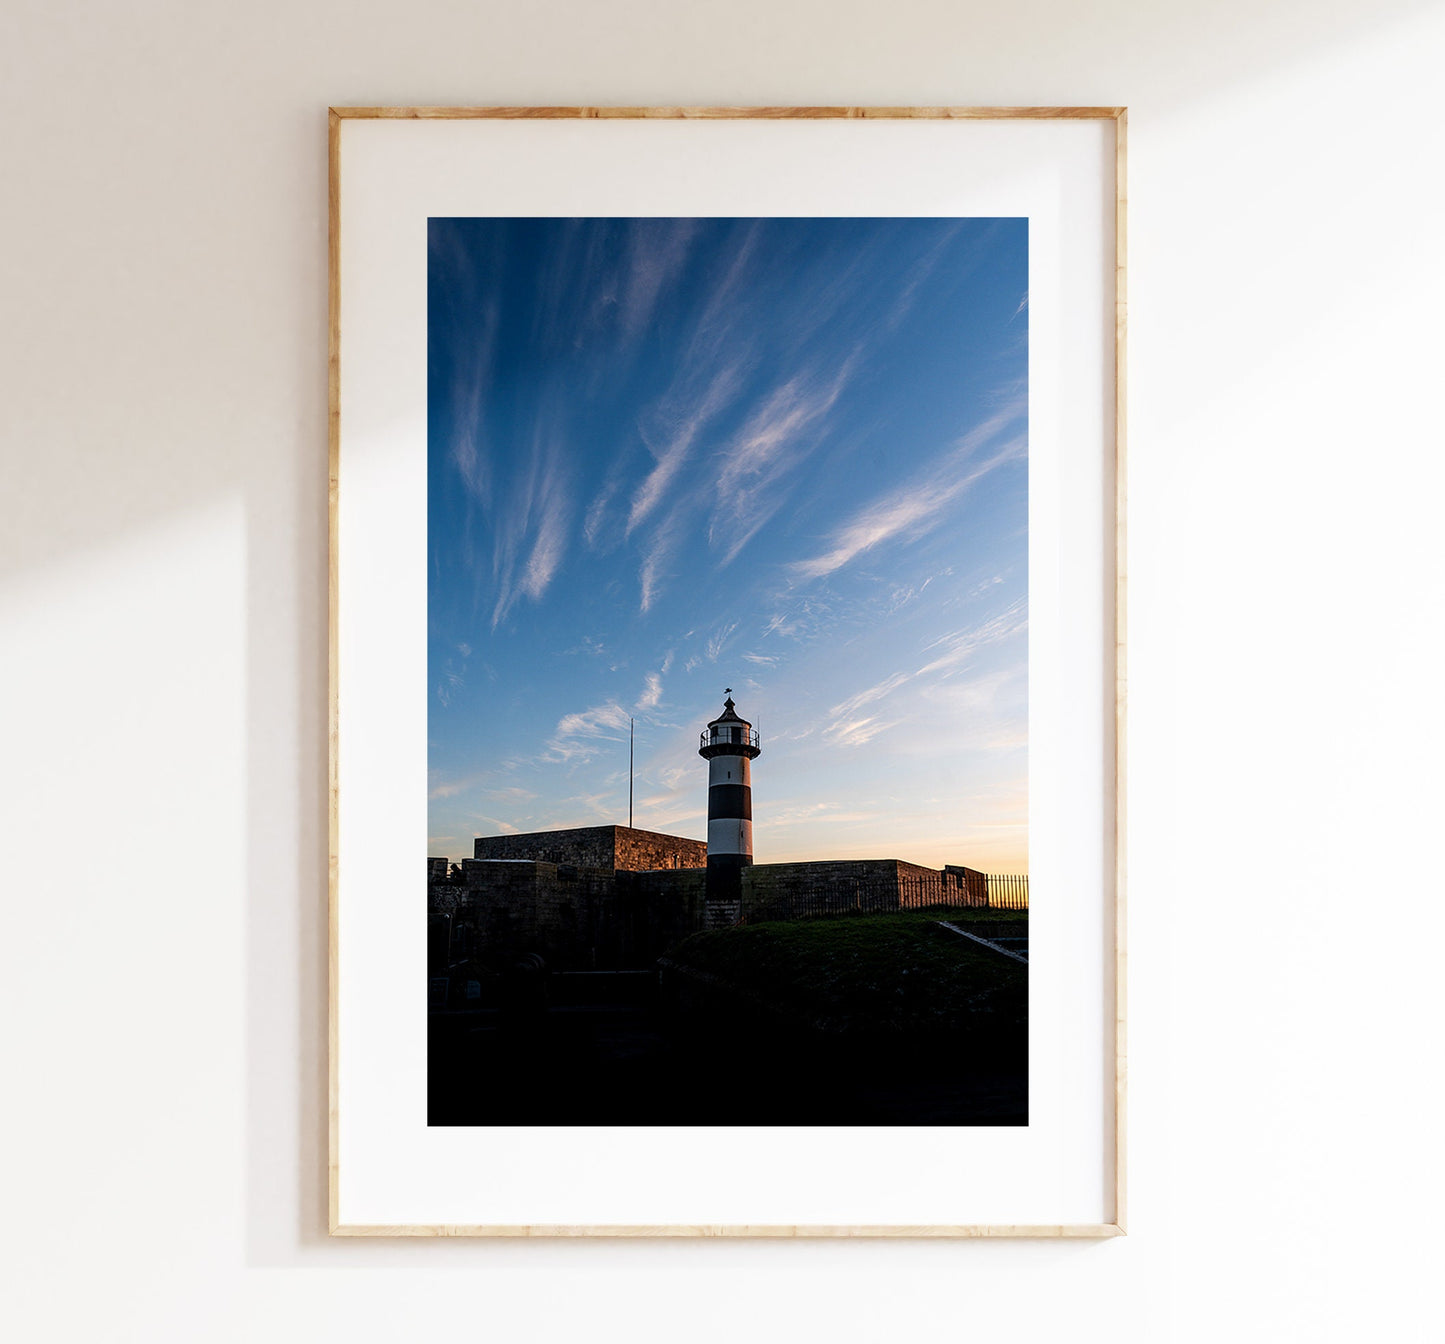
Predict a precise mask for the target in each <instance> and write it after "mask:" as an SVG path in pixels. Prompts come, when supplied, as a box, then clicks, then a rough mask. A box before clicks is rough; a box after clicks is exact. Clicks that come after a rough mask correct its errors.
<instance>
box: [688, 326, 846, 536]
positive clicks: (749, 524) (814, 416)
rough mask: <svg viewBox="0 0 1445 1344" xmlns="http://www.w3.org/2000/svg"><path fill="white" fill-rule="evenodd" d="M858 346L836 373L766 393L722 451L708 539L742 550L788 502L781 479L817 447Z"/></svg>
mask: <svg viewBox="0 0 1445 1344" xmlns="http://www.w3.org/2000/svg"><path fill="white" fill-rule="evenodd" d="M859 355H860V351H859V350H858V349H855V350H854V351H853V352H852V354H850V355H849V357H848V358H847V359H846V360H845V361H844V362H843V364H842V366H841V367H839V368H838V369H836V370H835V371H834V372H833V373H832V375H831V376H822V375H819V374H817V373H812V372H810V373H799V374H796V375H794V376H793V377H792V378H789V379H788V380H787V381H786V382H783V383H780V384H779V385H778V386H777V387H775V388H774V389H773V390H772V392H771V393H769V394H768V395H767V396H765V397H764V398H763V400H762V402H761V403H760V404H759V406H758V408H757V410H756V411H754V412H753V414H752V415H751V416H749V417H748V419H747V421H746V422H745V423H744V425H743V427H742V428H741V429H740V430H739V431H738V433H737V435H736V436H735V437H734V438H733V439H732V440H731V441H730V442H729V443H728V445H727V448H726V450H725V451H724V452H723V453H722V454H721V455H720V457H719V462H720V466H719V469H718V472H717V477H716V481H715V483H714V485H713V486H712V499H713V507H712V516H711V518H710V520H709V522H708V541H709V544H711V545H713V546H720V547H721V548H722V550H723V558H722V563H723V564H724V565H727V564H731V563H732V561H733V560H735V559H736V558H737V555H738V553H739V552H740V551H741V550H742V549H743V547H744V546H746V545H747V544H748V542H749V541H751V540H752V539H753V537H754V536H755V535H756V534H757V532H758V531H759V529H761V528H762V527H763V526H765V525H766V524H767V522H768V521H769V520H770V519H771V518H772V517H773V515H774V514H775V513H777V511H778V510H779V509H780V508H781V507H782V506H783V504H784V502H785V501H786V499H787V493H786V492H785V491H784V490H782V489H780V488H779V485H780V482H781V481H782V479H783V478H784V477H785V476H786V475H787V474H788V473H789V472H790V471H791V470H792V469H793V468H794V467H796V466H797V465H798V464H799V463H800V462H802V461H803V459H804V458H806V457H807V456H808V454H809V453H810V452H811V451H812V449H813V448H814V447H816V446H817V443H818V441H819V439H820V438H821V437H822V436H823V434H824V432H825V428H826V425H825V421H826V417H827V415H828V412H829V411H831V410H832V409H833V407H834V405H835V404H836V403H837V401H838V398H839V397H840V396H841V395H842V393H843V389H844V388H845V387H846V386H847V384H848V380H849V379H850V378H851V377H852V375H853V370H854V369H855V368H856V367H857V364H858V360H859Z"/></svg>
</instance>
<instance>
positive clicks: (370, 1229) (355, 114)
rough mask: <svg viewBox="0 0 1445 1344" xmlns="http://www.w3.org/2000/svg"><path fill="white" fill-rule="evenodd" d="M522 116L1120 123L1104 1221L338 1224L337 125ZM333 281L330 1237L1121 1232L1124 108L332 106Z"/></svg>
mask: <svg viewBox="0 0 1445 1344" xmlns="http://www.w3.org/2000/svg"><path fill="white" fill-rule="evenodd" d="M523 118H563V119H569V120H576V119H611V118H621V119H634V120H636V119H663V120H679V119H696V120H796V119H808V118H816V119H824V120H837V119H857V118H863V119H887V120H895V119H896V120H910V119H928V120H960V121H1000V120H1031V121H1050V120H1089V121H1101V120H1105V121H1112V122H1113V123H1114V183H1115V208H1114V274H1115V288H1114V519H1115V541H1114V678H1113V679H1114V836H1113V840H1114V900H1113V913H1114V921H1113V922H1114V1135H1113V1138H1114V1182H1113V1195H1114V1218H1113V1221H1112V1222H1107V1223H1075V1224H959V1225H941V1224H929V1225H926V1226H905V1225H863V1226H832V1225H803V1226H789V1225H782V1224H765V1225H759V1226H751V1225H746V1224H726V1225H719V1226H690V1225H683V1224H674V1223H668V1224H659V1225H654V1224H588V1225H585V1226H568V1225H563V1224H551V1223H548V1224H471V1225H452V1224H426V1225H421V1224H416V1225H406V1226H375V1225H370V1224H368V1225H364V1226H360V1225H348V1224H343V1223H342V1222H341V1221H340V1218H339V1215H338V1203H339V1164H338V1157H337V1149H338V1142H337V1141H338V1110H337V1084H338V1049H337V1041H338V1037H337V1031H338V1023H337V1017H338V1012H337V983H338V961H337V885H336V878H337V843H338V809H337V605H338V604H337V594H338V570H337V544H336V542H337V536H336V534H337V526H336V524H337V476H338V466H339V460H340V444H341V421H340V387H341V384H340V340H341V309H340V256H341V247H340V201H341V123H342V122H343V121H346V120H356V119H371V120H377V119H385V120H403V121H405V120H411V121H444V120H480V119H493V120H497V119H501V120H515V119H523ZM328 123H329V124H328V166H329V174H328V184H327V202H328V217H329V229H328V288H329V296H330V299H329V335H328V344H327V369H328V384H329V387H328V417H327V418H328V429H329V437H330V485H329V491H328V514H329V535H330V547H329V555H328V576H329V604H328V662H329V675H328V689H327V695H328V725H327V738H328V765H327V791H328V827H329V829H328V834H329V843H328V849H329V865H328V919H327V924H328V936H327V944H328V951H327V973H328V986H329V988H328V1001H327V1056H328V1106H327V1128H328V1158H327V1187H328V1201H327V1202H328V1231H329V1232H330V1234H331V1235H332V1236H365V1237H749V1238H775V1239H776V1238H800V1237H819V1238H840V1237H841V1238H860V1237H912V1238H963V1239H966V1238H973V1237H1034V1238H1055V1237H1069V1238H1103V1237H1116V1236H1122V1235H1123V1234H1124V1232H1125V1209H1126V1193H1127V1190H1126V1178H1125V1172H1126V1162H1125V1138H1126V1123H1125V1122H1126V1113H1125V1091H1126V1076H1127V1061H1128V1055H1127V1052H1126V1041H1125V1017H1126V1013H1125V1008H1126V993H1127V980H1128V976H1127V968H1128V961H1127V953H1126V940H1125V796H1126V789H1125V778H1126V777H1125V765H1126V750H1125V748H1126V738H1125V723H1126V709H1127V681H1126V677H1125V640H1124V635H1125V616H1126V600H1127V595H1128V589H1127V568H1126V564H1125V560H1126V550H1125V502H1126V493H1127V492H1126V488H1125V487H1126V458H1125V445H1126V437H1125V409H1126V400H1127V396H1126V392H1127V382H1126V368H1125V342H1126V335H1127V303H1126V289H1125V278H1126V257H1127V247H1126V244H1127V237H1126V216H1127V203H1128V196H1127V192H1126V189H1125V168H1126V145H1127V130H1128V109H1127V108H1124V107H333V108H330V109H329V111H328Z"/></svg>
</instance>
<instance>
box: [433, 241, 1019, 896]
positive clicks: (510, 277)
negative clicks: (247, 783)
mask: <svg viewBox="0 0 1445 1344" xmlns="http://www.w3.org/2000/svg"><path fill="white" fill-rule="evenodd" d="M428 285H429V310H428V326H429V350H428V356H429V394H428V441H429V461H428V487H429V516H428V522H429V537H428V545H429V556H428V562H429V589H428V641H429V645H428V672H429V682H430V684H429V695H430V706H429V728H428V737H429V759H428V766H429V793H430V805H429V806H430V813H429V828H428V829H429V840H428V852H429V853H431V854H446V855H449V856H451V857H452V858H460V857H462V856H465V855H470V853H471V848H472V843H471V842H472V838H473V837H474V836H476V835H492V834H498V833H502V832H510V831H515V830H521V831H528V830H541V829H550V828H553V827H562V826H583V825H597V824H602V823H606V822H618V823H623V824H625V823H626V821H627V785H628V763H627V754H628V742H627V739H628V719H629V716H631V717H633V718H635V719H636V734H637V749H636V758H637V760H636V777H635V804H634V812H635V822H636V825H638V826H640V827H644V828H646V829H650V830H659V831H666V832H670V833H673V834H678V835H686V836H692V837H695V838H703V837H704V836H705V835H706V810H707V797H706V795H707V768H706V763H705V762H704V761H702V760H701V759H700V758H699V757H698V755H697V738H698V733H699V732H700V731H701V730H702V728H703V726H704V724H705V723H706V722H707V720H708V719H710V718H713V717H715V716H716V715H717V713H718V712H719V711H720V709H721V706H722V699H723V690H724V688H725V687H732V688H733V691H734V698H735V700H736V701H737V706H738V712H739V713H741V714H742V715H743V716H744V717H746V718H748V719H750V720H752V722H753V723H754V725H755V726H756V727H758V729H759V730H760V732H761V733H762V746H763V751H762V755H761V756H760V757H759V759H758V760H757V762H756V763H755V765H754V774H753V810H754V852H755V857H756V859H757V861H758V862H760V863H764V862H769V861H773V862H783V861H787V860H793V859H809V858H818V859H821V858H842V857H854V858H902V859H908V860H911V861H913V862H917V863H925V864H929V865H931V866H939V865H942V864H943V863H964V864H968V865H970V866H973V867H979V868H984V869H986V870H988V871H992V872H1020V871H1027V863H1028V851H1027V834H1028V832H1027V821H1028V806H1027V805H1028V783H1027V731H1028V713H1027V710H1028V705H1027V694H1028V681H1027V654H1028V643H1027V640H1028V635H1027V618H1028V611H1027V596H1028V456H1027V428H1028V419H1027V405H1028V387H1027V379H1028V235H1027V222H1026V221H1025V220H1021V219H758V220H748V219H703V220H682V219H635V220H627V219H580V220H561V219H433V220H432V221H430V229H429V265H428Z"/></svg>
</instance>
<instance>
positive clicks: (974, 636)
mask: <svg viewBox="0 0 1445 1344" xmlns="http://www.w3.org/2000/svg"><path fill="white" fill-rule="evenodd" d="M1124 131H1125V115H1124V111H1123V109H1121V108H841V107H840V108H348V109H335V110H333V111H332V113H331V118H330V150H331V200H330V209H331V349H330V367H331V510H332V519H331V672H332V679H331V696H332V704H331V890H330V910H331V921H330V937H331V948H330V951H331V955H330V974H331V1000H330V1031H331V1037H330V1086H331V1107H330V1117H331V1136H330V1222H331V1231H332V1232H333V1233H334V1234H337V1235H367V1236H378V1235H380V1236H403V1235H404V1236H703V1235H713V1236H755V1237H768V1236H772V1237H780V1236H787V1237H803V1236H880V1237H881V1236H913V1237H971V1236H1076V1237H1099V1236H1111V1235H1117V1234H1119V1233H1121V1232H1122V1231H1123V1229H1124V1175H1123V1173H1124V1152H1123V1133H1124V1060H1125V1052H1124V1038H1123V1023H1124V1011H1123V1007H1124V981H1125V976H1124V939H1123V927H1124V926H1123V908H1124V884H1123V852H1124V851H1123V789H1122V780H1123V768H1122V761H1123V755H1122V752H1123V740H1124V723H1123V711H1124V691H1123V688H1124V675H1123V672H1124V669H1123V629H1124V626H1123V620H1124V610H1123V606H1124V603H1123V594H1124V562H1123V555H1124V552H1123V521H1124V508H1123V481H1124V474H1123V445H1124V415H1123V410H1124V371H1123V342H1124V311H1125V310H1124V200H1125V195H1124ZM423 859H425V860H426V864H425V876H423V864H422V860H423ZM423 979H425V982H426V992H425V995H423V993H422V982H423Z"/></svg>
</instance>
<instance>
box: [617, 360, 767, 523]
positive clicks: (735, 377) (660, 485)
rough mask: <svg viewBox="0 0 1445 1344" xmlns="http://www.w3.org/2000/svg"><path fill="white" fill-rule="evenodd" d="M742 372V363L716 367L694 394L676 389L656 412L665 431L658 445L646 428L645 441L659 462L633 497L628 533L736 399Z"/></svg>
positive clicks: (666, 488)
mask: <svg viewBox="0 0 1445 1344" xmlns="http://www.w3.org/2000/svg"><path fill="white" fill-rule="evenodd" d="M742 373H743V366H742V364H741V362H734V363H731V364H728V365H726V366H724V367H722V368H719V369H716V370H715V371H714V372H713V373H712V376H711V377H710V378H708V379H707V380H706V382H705V383H704V384H703V386H702V387H701V388H700V389H699V390H697V391H696V392H695V393H694V395H692V396H687V395H686V393H685V392H678V391H674V392H672V393H670V394H669V396H668V397H667V398H665V399H664V404H663V406H662V407H660V408H659V409H658V410H657V411H656V412H655V413H654V415H655V418H656V419H657V420H658V421H659V422H660V424H661V427H662V430H663V433H662V435H661V441H660V442H659V443H658V444H657V445H656V446H654V444H653V442H652V436H651V435H650V434H649V433H648V432H646V431H644V434H643V438H644V441H646V442H647V443H648V447H649V448H650V449H652V452H653V456H654V457H655V458H656V464H655V465H654V466H653V468H652V470H651V471H650V472H648V474H647V476H646V477H645V478H644V479H643V482H642V484H641V485H640V486H639V487H638V489H637V491H636V493H635V494H634V495H633V497H632V507H631V509H630V510H629V512H628V515H627V535H628V536H631V535H632V533H633V532H634V531H635V530H636V528H637V526H638V525H639V524H640V523H641V522H642V521H643V520H644V519H645V518H647V516H648V515H649V514H650V513H652V511H653V510H654V509H656V508H657V506H658V504H659V503H661V501H662V498H663V496H664V495H665V494H666V493H667V491H668V488H669V487H670V486H671V485H672V483H673V482H674V481H675V480H676V479H677V476H678V474H679V472H680V471H681V470H682V467H683V464H684V463H685V462H686V461H687V458H688V455H689V453H690V452H691V451H692V447H693V444H694V443H695V442H696V441H697V438H698V435H699V434H700V433H701V432H702V431H703V430H704V429H705V428H706V427H707V425H708V424H709V423H710V422H711V421H712V420H713V419H714V418H715V417H716V416H717V415H718V414H719V413H720V412H721V411H723V410H724V409H726V407H727V406H728V405H729V404H730V403H731V402H732V401H733V400H734V399H735V398H736V396H737V394H738V391H739V389H740V387H741V385H742Z"/></svg>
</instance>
